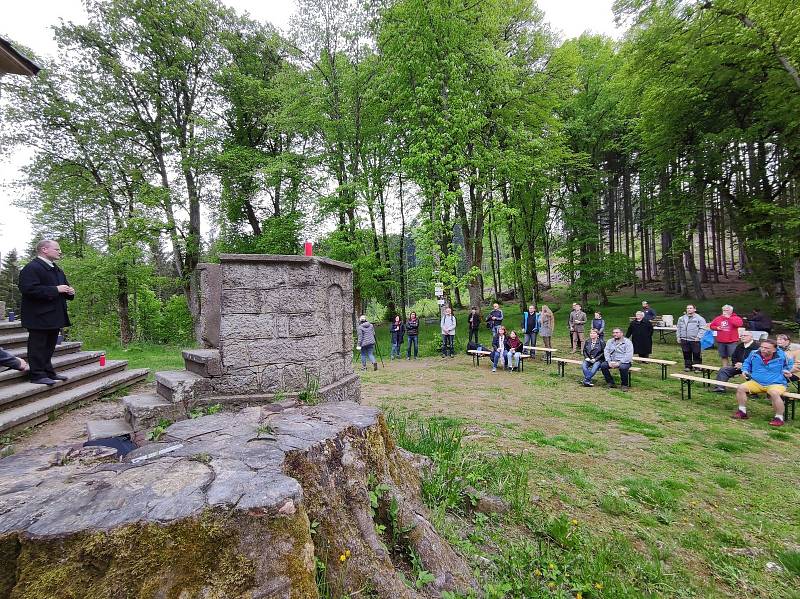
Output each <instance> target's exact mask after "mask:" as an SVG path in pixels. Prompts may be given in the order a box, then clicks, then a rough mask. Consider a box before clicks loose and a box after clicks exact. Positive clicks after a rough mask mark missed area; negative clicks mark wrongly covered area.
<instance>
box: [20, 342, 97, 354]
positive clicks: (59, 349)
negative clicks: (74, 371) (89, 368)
mask: <svg viewBox="0 0 800 599" xmlns="http://www.w3.org/2000/svg"><path fill="white" fill-rule="evenodd" d="M81 345H82V343H81V342H80V341H65V342H64V343H62V344H61V345H56V351H55V353H54V354H53V355H54V356H57V355H60V354H69V353H71V352H76V351H79V350H80V349H81ZM8 353H10V354H13V355H15V356H17V357H18V358H27V357H28V348H27V347H25V346H24V345H23V346H22V347H14V348H12V349H10V350H8Z"/></svg>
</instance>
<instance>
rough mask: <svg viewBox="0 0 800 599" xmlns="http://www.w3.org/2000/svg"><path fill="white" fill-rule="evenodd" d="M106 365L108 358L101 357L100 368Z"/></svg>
mask: <svg viewBox="0 0 800 599" xmlns="http://www.w3.org/2000/svg"><path fill="white" fill-rule="evenodd" d="M105 365H106V356H105V354H104V355H102V356H100V366H105Z"/></svg>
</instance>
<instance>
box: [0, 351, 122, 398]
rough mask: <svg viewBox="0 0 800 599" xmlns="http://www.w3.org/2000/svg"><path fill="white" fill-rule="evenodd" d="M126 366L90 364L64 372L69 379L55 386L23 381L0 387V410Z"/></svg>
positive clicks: (107, 363) (108, 363) (45, 395)
mask: <svg viewBox="0 0 800 599" xmlns="http://www.w3.org/2000/svg"><path fill="white" fill-rule="evenodd" d="M127 365H128V362H126V361H125V360H110V361H108V362H106V365H105V366H100V364H99V363H96V362H92V363H91V364H84V365H83V366H78V367H76V368H72V369H70V370H67V371H65V375H66V376H68V377H69V379H68V380H66V381H58V382H57V383H56V384H55V385H51V386H49V387H48V386H47V385H37V384H34V383H30V382H28V381H27V380H25V379H21V380H17V381H16V382H14V383H12V384H10V385H5V386H3V387H0V410H4V409H7V408H6V406H8V405H11V404H16V403H19V402H21V401H23V400H26V399H29V398H33V397H35V398H36V399H41V398H43V397H47V396H50V395H54V394H56V393H59V392H60V391H63V390H64V389H71V388H74V387H77V386H78V385H82V384H83V383H84V382H85V381H86V380H90V379H93V378H96V377H100V376H103V375H105V374H106V373H111V372H119V371H120V370H124V369H125V367H126V366H127Z"/></svg>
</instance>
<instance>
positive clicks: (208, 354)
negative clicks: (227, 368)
mask: <svg viewBox="0 0 800 599" xmlns="http://www.w3.org/2000/svg"><path fill="white" fill-rule="evenodd" d="M183 363H184V365H185V367H186V370H188V371H189V372H193V373H195V374H199V375H200V376H203V377H212V376H220V375H222V360H221V358H220V355H219V350H218V349H186V350H183Z"/></svg>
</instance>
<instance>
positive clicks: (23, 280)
mask: <svg viewBox="0 0 800 599" xmlns="http://www.w3.org/2000/svg"><path fill="white" fill-rule="evenodd" d="M58 285H69V283H68V282H67V277H66V276H65V275H64V271H63V270H61V269H60V268H59V267H58V266H48V265H47V264H45V262H44V261H42V260H40V259H39V258H34V259H33V260H31V261H30V262H29V263H28V264H26V265H25V267H24V268H23V269H22V270H21V271H20V273H19V290H20V292H21V293H22V326H23V327H25V328H26V329H40V330H48V329H50V330H52V329H61V328H63V327H68V326H69V325H70V322H69V315H68V314H67V300H68V299H69V300H71V299H72V298H73V297H74V296H72V295H67V294H66V293H59V292H58V289H56V287H57V286H58Z"/></svg>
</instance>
